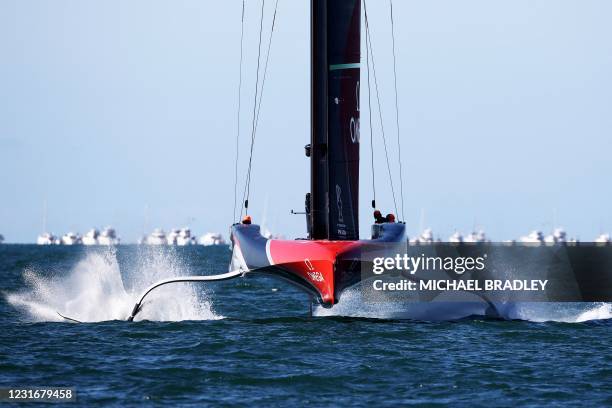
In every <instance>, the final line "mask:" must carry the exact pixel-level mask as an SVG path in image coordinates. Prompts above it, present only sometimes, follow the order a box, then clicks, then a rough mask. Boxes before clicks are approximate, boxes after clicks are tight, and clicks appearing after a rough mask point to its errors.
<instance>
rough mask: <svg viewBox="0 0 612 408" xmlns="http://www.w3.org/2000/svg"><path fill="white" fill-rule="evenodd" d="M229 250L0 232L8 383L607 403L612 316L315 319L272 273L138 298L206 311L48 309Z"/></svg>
mask: <svg viewBox="0 0 612 408" xmlns="http://www.w3.org/2000/svg"><path fill="white" fill-rule="evenodd" d="M228 259H229V251H228V250H227V249H226V248H202V247H198V248H177V249H165V250H158V249H157V250H155V249H146V248H138V247H120V248H119V249H118V250H117V252H116V253H112V252H111V253H109V252H108V250H105V249H90V250H88V249H85V248H65V247H52V248H39V247H34V246H13V245H10V246H9V245H5V246H0V277H1V279H0V282H1V283H0V290H1V291H2V296H1V300H0V327H1V328H2V330H0V386H1V387H7V386H17V387H26V386H68V387H74V388H76V390H77V395H78V402H77V404H78V405H83V406H89V405H92V404H109V405H117V406H131V405H140V404H143V403H160V404H162V403H163V404H172V405H194V406H201V405H203V404H206V405H236V404H244V405H255V404H257V405H266V406H270V405H271V406H277V405H283V406H285V405H289V404H294V405H299V406H302V405H307V404H308V405H314V406H329V405H349V404H350V405H357V406H380V405H383V406H384V405H399V404H402V405H403V404H426V405H443V404H452V405H454V406H462V405H464V406H468V405H469V406H473V405H480V406H484V405H487V406H490V405H495V406H515V405H521V406H543V405H557V406H572V407H573V406H589V407H592V406H610V405H612V364H611V363H612V347H611V346H612V330H611V329H612V323H611V321H610V320H594V321H588V322H583V323H555V322H549V323H533V322H527V321H492V320H491V321H487V320H479V319H470V320H465V321H459V322H445V323H424V322H411V321H389V320H367V319H355V318H343V317H333V318H311V317H309V313H308V299H307V298H306V297H305V296H304V295H302V294H301V293H300V292H297V291H296V290H294V289H293V288H291V287H288V286H286V285H285V284H283V283H279V282H276V281H271V280H267V279H263V278H248V279H242V280H237V281H230V282H224V283H218V284H214V285H211V286H209V287H208V288H207V289H206V290H204V291H203V292H200V291H197V290H195V289H192V288H189V287H182V288H180V289H173V290H175V292H173V291H172V290H171V291H170V292H168V293H167V294H166V296H167V297H166V298H157V299H153V301H152V302H150V303H149V304H147V305H146V306H145V309H143V315H145V316H146V315H147V313H148V316H149V317H150V318H152V319H168V318H170V319H172V318H174V319H180V318H182V317H185V316H186V317H191V318H194V317H195V318H198V319H208V320H198V321H183V322H178V321H175V322H172V321H170V322H160V321H139V322H135V323H127V322H124V321H109V322H99V323H84V324H74V323H67V322H61V321H59V320H60V319H59V318H58V317H57V316H56V315H54V313H53V309H55V308H63V309H64V310H62V311H64V312H66V310H69V311H70V312H71V313H72V314H73V315H76V317H80V318H81V319H85V318H86V319H89V320H92V319H93V320H97V319H96V318H99V319H100V320H104V318H105V317H106V316H112V315H113V314H117V315H123V314H125V316H127V315H128V314H129V312H130V310H128V309H129V307H128V306H125V307H126V309H125V310H123V309H122V308H124V303H125V304H129V303H131V302H132V300H131V299H130V298H129V296H131V292H132V290H134V291H137V289H139V288H140V286H142V285H143V284H144V282H143V281H146V280H149V279H153V278H155V277H158V276H162V275H164V269H167V270H170V271H171V273H172V274H177V273H180V274H183V273H185V272H188V273H193V274H208V273H223V272H225V271H226V265H227V261H228ZM115 272H117V273H120V274H121V280H122V281H123V282H124V283H125V292H126V293H127V294H125V293H123V294H122V293H120V291H118V290H117V288H116V287H115V286H113V285H114V284H116V282H115V281H113V278H112V277H113V274H114V273H115ZM135 275H139V276H135ZM149 283H151V282H149ZM88 286H92V287H95V286H99V287H97V288H94V289H92V290H89V291H88V290H87V287H88ZM63 287H65V289H66V290H65V293H62V292H61V290H62V288H63ZM177 291H178V292H177ZM79 292H86V293H87V294H88V296H89V298H90V300H88V296H84V297H83V298H78V295H79ZM194 292H197V293H195V295H194ZM105 296H106V297H107V298H113V299H110V300H109V299H105ZM125 296H127V297H128V299H126V298H125ZM176 298H178V299H176ZM164 299H165V301H166V302H165V303H167V305H168V306H165V305H164ZM169 299H172V300H169ZM194 299H196V300H198V301H199V302H203V303H205V304H206V302H210V304H209V305H208V304H207V305H206V307H204V308H198V307H197V306H196V305H194V304H193V303H194ZM156 300H157V302H156ZM88 302H90V303H91V304H88ZM173 302H174V303H173ZM181 302H184V303H185V304H182V303H181ZM209 306H210V307H209ZM98 309H100V310H99V311H98V312H96V310H98ZM221 317H223V318H221ZM41 320H42V321H41ZM45 320H46V321H45ZM55 320H58V321H55Z"/></svg>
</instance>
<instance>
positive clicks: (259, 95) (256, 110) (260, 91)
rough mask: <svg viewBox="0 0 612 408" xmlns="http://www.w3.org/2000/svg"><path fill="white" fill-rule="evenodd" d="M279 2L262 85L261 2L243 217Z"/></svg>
mask: <svg viewBox="0 0 612 408" xmlns="http://www.w3.org/2000/svg"><path fill="white" fill-rule="evenodd" d="M278 2H279V0H276V1H275V4H274V14H273V17H272V25H271V28H270V35H269V37H268V48H267V50H266V61H265V63H264V68H263V74H262V75H261V86H260V71H261V69H260V68H261V57H262V52H261V51H262V50H261V47H262V37H263V20H264V14H265V13H264V12H265V4H266V2H265V0H262V3H261V17H260V24H259V45H258V51H257V75H256V81H255V98H254V103H253V118H252V127H251V149H250V154H249V165H248V170H247V176H246V180H245V186H244V190H243V195H242V202H243V205H242V210H241V211H240V216H241V217H242V214H243V211H244V212H246V214H248V212H249V198H250V195H251V175H252V169H253V150H254V148H255V140H256V136H257V128H258V125H259V115H260V112H261V104H262V100H263V95H264V89H265V83H266V78H267V74H268V63H269V61H270V51H271V49H272V39H273V36H274V28H275V26H276V16H277V10H278Z"/></svg>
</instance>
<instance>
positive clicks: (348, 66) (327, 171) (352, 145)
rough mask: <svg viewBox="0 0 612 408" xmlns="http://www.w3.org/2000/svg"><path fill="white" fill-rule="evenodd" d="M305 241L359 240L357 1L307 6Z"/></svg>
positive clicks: (315, 1) (317, 0) (316, 0)
mask: <svg viewBox="0 0 612 408" xmlns="http://www.w3.org/2000/svg"><path fill="white" fill-rule="evenodd" d="M311 24H312V27H311V35H312V38H311V47H312V56H311V58H312V61H311V63H312V68H311V81H312V98H311V99H312V100H311V103H312V108H311V115H312V117H311V121H312V124H311V132H312V134H311V145H310V157H311V189H310V191H311V194H310V202H309V203H307V208H308V210H309V215H308V220H309V232H310V239H315V240H321V239H329V240H357V239H359V87H360V68H359V62H360V57H361V49H360V48H361V2H360V0H311Z"/></svg>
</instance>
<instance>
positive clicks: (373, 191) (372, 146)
mask: <svg viewBox="0 0 612 408" xmlns="http://www.w3.org/2000/svg"><path fill="white" fill-rule="evenodd" d="M363 4H364V10H365V12H366V13H365V18H366V21H367V18H368V14H367V9H366V8H365V0H363ZM368 42H369V37H368V35H367V33H366V66H367V67H368V115H369V116H368V117H369V119H370V157H371V162H372V163H371V164H372V193H373V195H374V197H373V202H372V204H373V205H372V206H373V207H376V173H375V170H374V131H373V126H372V87H371V85H370V51H369V47H368Z"/></svg>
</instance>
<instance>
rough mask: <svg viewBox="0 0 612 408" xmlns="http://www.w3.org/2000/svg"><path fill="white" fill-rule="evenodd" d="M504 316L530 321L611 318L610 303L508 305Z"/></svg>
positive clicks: (568, 321)
mask: <svg viewBox="0 0 612 408" xmlns="http://www.w3.org/2000/svg"><path fill="white" fill-rule="evenodd" d="M504 317H506V318H509V319H519V320H528V321H532V322H538V323H542V322H561V323H582V322H588V321H592V320H607V319H610V318H612V304H611V303H578V302H575V303H559V302H557V303H555V302H549V303H535V302H524V303H514V304H512V305H509V306H508V307H507V308H505V310H504Z"/></svg>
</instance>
